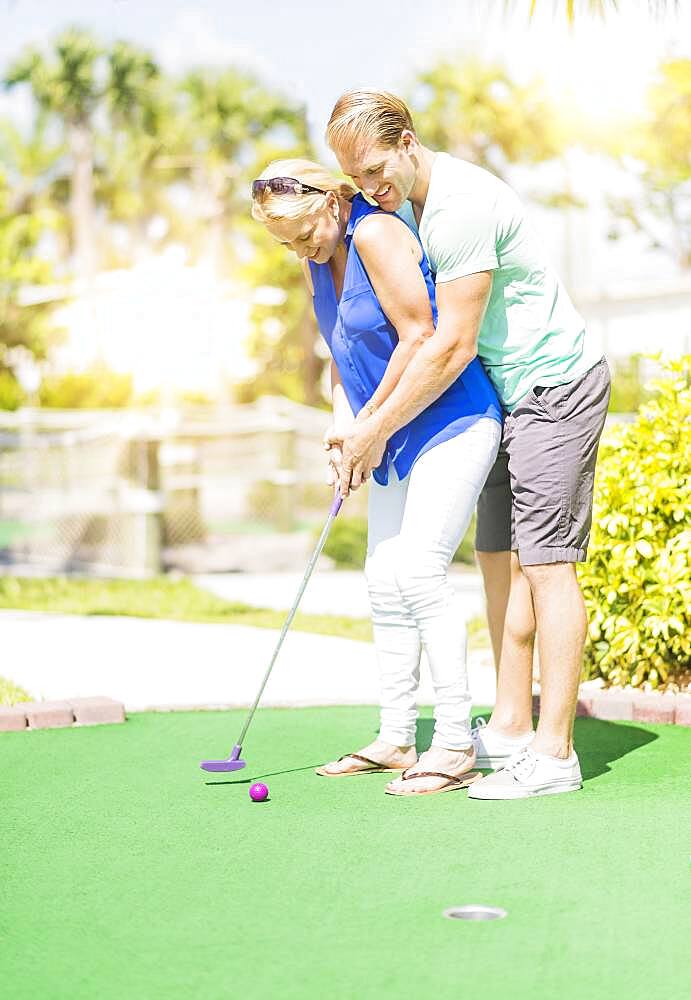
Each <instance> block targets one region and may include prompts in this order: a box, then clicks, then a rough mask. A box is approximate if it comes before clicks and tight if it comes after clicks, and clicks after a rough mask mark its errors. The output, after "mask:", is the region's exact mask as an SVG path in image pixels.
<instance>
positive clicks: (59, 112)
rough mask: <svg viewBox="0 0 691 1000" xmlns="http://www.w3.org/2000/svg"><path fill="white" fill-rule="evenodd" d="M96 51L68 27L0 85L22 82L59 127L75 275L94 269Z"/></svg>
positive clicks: (98, 51) (88, 273) (94, 44)
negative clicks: (65, 154)
mask: <svg viewBox="0 0 691 1000" xmlns="http://www.w3.org/2000/svg"><path fill="white" fill-rule="evenodd" d="M101 51H102V50H101V48H100V46H99V45H98V44H97V42H96V41H95V40H94V39H93V38H92V36H91V35H89V34H88V33H86V32H83V31H80V30H79V29H76V28H72V29H69V30H68V31H65V32H63V34H61V35H60V36H59V37H58V38H57V39H56V41H55V51H54V53H53V54H52V55H51V56H50V57H48V58H46V57H45V56H44V55H43V54H42V53H41V52H40V51H39V50H38V49H35V48H29V49H27V50H26V51H25V52H24V54H23V55H21V56H20V57H19V59H17V60H16V62H15V63H13V64H12V65H11V66H10V68H9V71H8V72H7V74H6V76H5V79H4V85H5V87H6V88H7V89H11V88H13V87H16V86H18V85H19V84H28V86H29V87H30V88H31V92H32V95H33V97H34V99H35V101H36V102H37V104H38V106H39V109H40V110H41V111H42V112H43V113H44V114H46V115H49V116H51V117H52V118H56V119H57V120H58V121H59V122H60V124H61V125H62V127H63V129H64V134H65V137H66V141H67V147H68V149H69V157H70V175H71V177H70V216H71V222H72V240H73V250H74V257H75V263H76V267H77V272H78V273H80V274H82V275H84V276H85V277H87V278H90V277H91V276H92V275H93V271H94V201H93V159H94V154H93V127H92V120H93V115H94V111H95V109H96V107H97V105H98V103H99V100H100V97H101V92H102V90H101V85H100V83H99V82H98V80H97V62H98V59H99V57H100V55H101Z"/></svg>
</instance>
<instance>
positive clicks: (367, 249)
mask: <svg viewBox="0 0 691 1000" xmlns="http://www.w3.org/2000/svg"><path fill="white" fill-rule="evenodd" d="M401 240H404V241H407V242H408V243H410V245H411V247H412V246H419V244H418V243H417V240H416V239H415V237H414V235H413V233H412V232H411V231H410V229H409V228H408V226H407V225H406V224H405V222H404V221H403V220H402V219H400V218H399V217H398V216H397V215H394V214H393V213H391V212H382V211H381V210H379V209H375V210H374V211H372V212H370V213H368V214H367V215H365V216H363V217H362V218H361V219H359V221H358V224H357V226H356V228H355V229H354V231H353V242H354V244H355V246H356V247H357V251H358V253H360V254H362V253H364V254H380V253H386V252H387V251H388V250H389V249H390V248H391V246H392V244H393V243H394V242H395V243H397V244H399V243H400V241H401Z"/></svg>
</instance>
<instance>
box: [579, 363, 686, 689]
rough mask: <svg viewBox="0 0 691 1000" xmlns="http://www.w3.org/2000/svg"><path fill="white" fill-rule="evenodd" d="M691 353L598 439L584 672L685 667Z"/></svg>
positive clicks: (650, 676)
mask: <svg viewBox="0 0 691 1000" xmlns="http://www.w3.org/2000/svg"><path fill="white" fill-rule="evenodd" d="M690 383H691V356H686V357H684V358H681V359H679V360H678V361H674V362H667V363H665V364H664V365H663V374H662V377H661V378H659V379H657V380H656V381H655V382H654V383H653V387H654V389H655V392H656V394H655V396H654V398H653V399H652V401H651V402H649V403H647V404H645V405H644V406H643V407H641V410H640V412H639V414H638V416H637V418H636V420H635V421H634V422H632V423H629V424H620V425H615V426H614V427H613V428H611V430H609V431H608V432H607V433H606V435H605V436H604V437H603V441H602V444H601V446H600V453H599V459H598V469H597V477H596V483H595V500H594V508H593V531H592V538H591V545H590V551H589V559H588V562H587V563H585V564H583V565H582V566H580V567H579V579H580V582H581V586H582V588H583V592H584V596H585V602H586V606H587V610H588V618H589V621H590V628H589V642H588V644H587V647H586V660H585V670H586V676H588V677H603V678H605V679H606V680H607V681H608V682H609V683H611V684H618V685H626V684H631V685H633V686H634V687H639V686H641V685H650V686H651V687H653V688H655V687H659V686H660V685H663V684H665V683H667V682H672V681H675V680H676V681H679V680H681V679H683V678H684V675H685V674H686V672H687V671H688V670H689V669H690V667H691V555H690V553H691V388H690Z"/></svg>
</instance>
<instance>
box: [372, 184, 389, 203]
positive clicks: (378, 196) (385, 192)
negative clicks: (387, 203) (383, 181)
mask: <svg viewBox="0 0 691 1000" xmlns="http://www.w3.org/2000/svg"><path fill="white" fill-rule="evenodd" d="M390 194H391V185H390V184H389V185H388V187H386V188H384V190H383V191H380V192H379V194H375V196H374V200H375V201H383V200H384V198H388V196H389V195H390Z"/></svg>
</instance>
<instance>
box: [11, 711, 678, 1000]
mask: <svg viewBox="0 0 691 1000" xmlns="http://www.w3.org/2000/svg"><path fill="white" fill-rule="evenodd" d="M244 715H245V713H244V712H241V711H232V712H173V713H163V714H158V715H157V714H148V713H146V714H141V715H138V714H136V715H132V716H131V717H130V718H129V720H128V721H127V722H126V723H125V724H124V725H114V726H94V727H89V728H83V729H56V730H37V731H35V732H26V733H3V734H2V738H0V776H1V782H0V783H1V784H2V808H0V842H1V843H2V845H3V849H2V850H3V877H2V908H1V911H0V967H1V968H2V988H3V995H4V996H6V997H8V998H10V997H11V998H12V1000H36V998H37V997H44V998H46V1000H68V998H69V1000H123V998H127V1000H159V998H162V997H167V998H170V1000H183V998H184V1000H228V998H233V1000H235V998H243V1000H274V998H276V1000H324V998H328V1000H389V998H394V997H395V998H397V1000H431V998H433V1000H459V998H464V997H466V996H469V995H470V996H475V997H477V998H478V1000H555V998H558V1000H605V998H610V1000H618V998H626V1000H663V998H664V1000H682V998H686V997H687V996H688V983H687V986H684V982H686V981H687V978H688V977H685V974H684V972H683V969H684V968H685V967H686V966H687V964H688V963H687V962H686V961H685V960H684V957H683V956H684V955H685V954H687V953H688V910H687V904H686V895H687V894H686V892H685V886H684V882H685V880H687V879H688V877H689V874H688V834H687V831H688V830H689V828H691V799H690V798H689V795H688V763H687V762H688V757H689V751H690V750H691V731H690V730H688V729H683V728H682V727H679V726H653V725H644V724H641V723H636V724H632V723H612V722H608V721H604V720H598V719H577V720H576V743H577V746H578V750H579V754H580V758H581V767H582V769H583V775H584V778H585V785H584V788H583V790H582V791H579V792H575V793H570V794H568V795H555V796H545V797H543V798H538V799H533V800H528V801H517V802H508V803H506V802H477V801H472V800H470V799H468V798H467V797H466V795H465V793H463V792H454V793H451V794H448V795H433V796H418V797H416V798H415V799H412V800H410V799H409V800H404V799H393V798H391V797H390V796H386V795H384V794H383V790H384V785H385V784H386V782H387V780H388V779H389V777H390V776H389V775H386V774H372V775H366V776H361V777H359V778H345V779H341V780H332V779H326V778H318V777H316V776H315V774H314V772H313V770H312V769H313V767H314V766H315V765H316V764H319V763H322V762H323V761H324V760H329V759H332V758H333V757H336V756H339V755H340V754H342V753H345V752H346V751H348V750H352V749H353V748H354V747H356V746H361V745H362V744H363V743H365V742H367V741H368V740H369V739H371V737H372V736H373V735H374V733H375V732H376V726H377V721H378V712H377V710H376V708H373V707H366V706H355V707H339V708H328V709H291V710H282V709H264V710H262V711H261V712H260V713H258V715H257V716H256V719H255V722H254V723H253V726H252V730H251V733H250V734H248V735H249V738H248V740H247V745H246V748H245V749H246V752H245V754H243V756H245V757H246V759H247V761H248V767H247V769H246V770H245V771H242V772H239V773H238V774H227V775H223V774H221V775H205V774H204V773H203V772H201V771H200V770H199V765H198V762H199V760H200V759H201V758H202V757H216V756H221V755H224V754H226V753H227V752H228V750H229V742H230V739H231V738H232V736H234V735H235V733H236V732H237V730H238V727H239V726H240V724H241V720H242V719H243V718H244ZM430 716H431V712H430V711H429V709H424V710H423V712H422V718H421V719H420V720H419V722H418V736H419V741H420V742H419V745H420V747H421V748H422V747H425V746H428V745H429V741H430V739H431V735H432V728H433V725H434V721H433V719H432V718H431V717H430ZM255 780H261V781H265V782H266V783H267V784H268V786H269V789H270V800H269V801H268V802H267V803H262V804H261V805H256V804H253V803H251V802H250V800H249V797H248V794H247V789H248V787H249V782H251V781H255ZM463 903H486V904H489V905H494V906H502V907H504V908H505V909H506V910H507V911H508V917H507V918H506V920H501V921H496V922H492V923H471V924H465V923H464V922H462V921H452V920H445V919H444V918H443V917H442V911H443V910H444V909H445V908H446V907H447V906H454V905H460V904H463Z"/></svg>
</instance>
